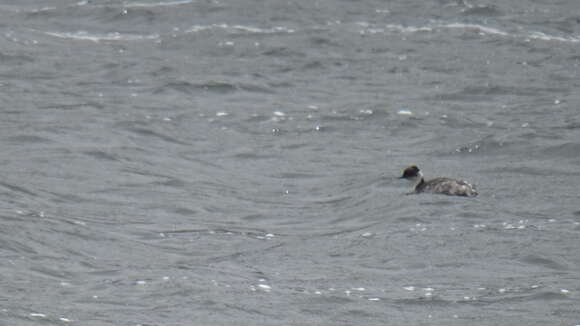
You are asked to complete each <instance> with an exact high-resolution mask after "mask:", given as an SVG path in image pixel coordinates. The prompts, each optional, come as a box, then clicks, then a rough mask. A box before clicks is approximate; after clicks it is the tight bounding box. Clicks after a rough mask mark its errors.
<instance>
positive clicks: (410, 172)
mask: <svg viewBox="0 0 580 326" xmlns="http://www.w3.org/2000/svg"><path fill="white" fill-rule="evenodd" d="M401 179H407V180H409V181H412V182H413V183H414V184H415V190H414V191H413V192H411V193H409V194H418V193H422V192H430V193H434V194H444V195H450V196H466V197H475V196H477V190H476V189H475V186H474V185H472V184H470V183H467V182H465V181H463V180H456V179H450V178H435V179H431V180H428V181H425V179H423V173H421V170H419V168H418V167H417V166H416V165H412V166H410V167H408V168H406V169H405V171H403V176H402V177H401Z"/></svg>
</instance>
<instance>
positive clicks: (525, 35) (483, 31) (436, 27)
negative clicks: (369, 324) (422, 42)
mask: <svg viewBox="0 0 580 326" xmlns="http://www.w3.org/2000/svg"><path fill="white" fill-rule="evenodd" d="M357 24H358V25H359V26H361V27H363V28H364V29H362V30H361V31H360V33H361V34H363V35H365V34H384V33H387V32H398V33H432V32H441V31H443V30H451V29H460V30H465V31H471V32H475V33H478V34H480V35H482V36H483V35H497V36H502V37H513V38H521V39H525V40H540V41H558V42H568V43H578V42H580V37H576V36H560V35H550V34H547V33H543V32H538V31H523V32H518V33H511V32H507V31H504V30H501V29H499V28H495V27H489V26H485V25H479V24H469V23H435V24H431V25H427V26H405V25H397V24H387V25H385V26H384V27H376V26H373V25H371V24H369V23H365V22H359V23H357Z"/></svg>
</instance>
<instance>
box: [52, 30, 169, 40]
mask: <svg viewBox="0 0 580 326" xmlns="http://www.w3.org/2000/svg"><path fill="white" fill-rule="evenodd" d="M43 33H44V34H46V35H50V36H54V37H58V38H65V39H73V40H84V41H93V42H100V41H140V40H155V39H158V38H159V35H158V34H148V35H139V34H126V33H119V32H112V33H90V32H86V31H78V32H43Z"/></svg>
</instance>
